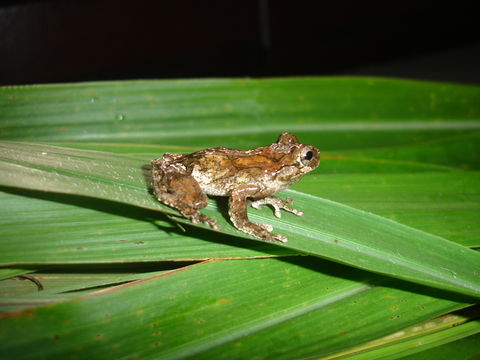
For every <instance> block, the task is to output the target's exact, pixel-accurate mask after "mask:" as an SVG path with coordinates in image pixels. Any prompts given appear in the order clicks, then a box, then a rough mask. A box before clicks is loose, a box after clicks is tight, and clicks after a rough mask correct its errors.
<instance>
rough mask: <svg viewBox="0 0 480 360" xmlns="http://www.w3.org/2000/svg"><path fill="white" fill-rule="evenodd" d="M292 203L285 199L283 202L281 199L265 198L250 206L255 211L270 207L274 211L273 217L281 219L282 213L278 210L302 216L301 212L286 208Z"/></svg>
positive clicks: (291, 200) (275, 197)
mask: <svg viewBox="0 0 480 360" xmlns="http://www.w3.org/2000/svg"><path fill="white" fill-rule="evenodd" d="M292 203H293V199H292V198H287V199H285V200H283V199H280V198H279V197H278V196H267V197H265V198H263V199H259V200H256V201H253V202H252V203H251V205H252V207H254V208H255V209H261V208H262V207H263V205H272V206H273V208H274V209H275V216H276V217H277V218H281V217H282V213H281V211H280V209H283V210H285V211H288V212H291V213H292V214H295V215H297V216H302V215H303V212H301V211H299V210H296V209H292V208H291V207H289V206H288V205H291V204H292Z"/></svg>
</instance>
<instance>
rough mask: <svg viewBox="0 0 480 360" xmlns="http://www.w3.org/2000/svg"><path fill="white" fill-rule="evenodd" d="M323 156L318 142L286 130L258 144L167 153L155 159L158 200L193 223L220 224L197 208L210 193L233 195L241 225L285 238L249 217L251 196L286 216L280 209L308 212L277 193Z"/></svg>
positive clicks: (233, 211)
mask: <svg viewBox="0 0 480 360" xmlns="http://www.w3.org/2000/svg"><path fill="white" fill-rule="evenodd" d="M319 162H320V156H319V151H318V149H317V148H316V147H314V146H311V145H303V144H301V143H300V142H299V141H298V139H297V138H296V137H295V135H292V134H289V133H283V134H281V135H280V137H279V138H278V140H277V142H276V143H273V144H272V145H270V146H265V147H259V148H257V149H253V150H235V149H228V148H224V147H218V148H210V149H205V150H201V151H198V152H195V153H192V154H172V153H165V154H164V155H163V157H162V158H159V159H155V160H153V161H152V166H153V174H152V175H153V188H154V192H155V196H156V197H157V199H158V200H159V201H161V202H162V203H164V204H167V205H169V206H171V207H173V208H175V209H178V211H180V212H181V213H182V215H183V216H185V217H186V218H188V219H190V220H191V221H192V222H193V223H194V224H196V223H198V222H199V221H201V222H203V223H206V224H208V225H210V226H211V227H212V228H213V229H215V230H218V229H219V228H220V227H219V225H218V224H217V222H216V221H215V220H214V219H211V218H209V217H208V216H206V215H204V214H201V213H200V212H198V210H199V209H202V208H204V207H205V206H207V203H208V198H207V195H213V196H228V197H229V211H228V213H229V215H230V220H231V221H232V223H233V225H234V226H235V227H236V228H237V229H239V230H241V231H243V232H245V233H247V234H250V235H252V236H254V237H257V238H260V239H263V240H267V241H275V240H278V241H281V242H286V241H287V238H286V237H285V236H283V235H278V234H272V232H271V231H272V226H271V225H268V224H257V223H254V222H250V221H249V220H248V217H247V201H248V200H252V201H253V202H252V203H251V205H252V206H253V207H254V208H256V209H259V208H261V207H262V206H263V205H265V204H268V205H271V206H273V208H274V209H275V216H277V217H281V212H280V209H283V210H286V211H288V212H291V213H293V214H295V215H303V213H302V212H301V211H298V210H295V209H292V208H290V207H289V205H290V204H292V202H293V200H292V199H286V200H282V199H280V198H278V197H276V196H272V195H273V194H274V193H276V192H278V191H280V190H284V189H287V188H288V187H290V185H292V184H293V183H295V182H297V181H298V180H300V178H301V177H302V176H303V175H305V174H306V173H308V172H310V171H312V170H313V169H315V168H316V167H317V166H318V164H319Z"/></svg>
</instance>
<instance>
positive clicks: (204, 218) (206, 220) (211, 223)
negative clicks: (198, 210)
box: [199, 214, 220, 230]
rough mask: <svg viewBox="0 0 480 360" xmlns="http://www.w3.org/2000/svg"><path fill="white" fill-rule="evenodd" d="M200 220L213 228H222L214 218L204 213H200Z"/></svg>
mask: <svg viewBox="0 0 480 360" xmlns="http://www.w3.org/2000/svg"><path fill="white" fill-rule="evenodd" d="M199 220H200V221H201V222H203V223H204V224H206V225H208V226H210V227H211V228H212V229H213V230H220V225H218V223H217V221H216V220H215V219H212V218H210V217H208V216H206V215H203V214H199Z"/></svg>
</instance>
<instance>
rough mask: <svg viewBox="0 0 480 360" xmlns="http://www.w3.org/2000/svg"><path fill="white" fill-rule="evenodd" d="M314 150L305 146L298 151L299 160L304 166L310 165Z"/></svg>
mask: <svg viewBox="0 0 480 360" xmlns="http://www.w3.org/2000/svg"><path fill="white" fill-rule="evenodd" d="M313 156H314V152H313V151H312V149H310V148H305V149H303V150H302V152H301V153H300V161H301V162H302V164H303V165H304V166H308V165H310V162H311V160H312V159H313Z"/></svg>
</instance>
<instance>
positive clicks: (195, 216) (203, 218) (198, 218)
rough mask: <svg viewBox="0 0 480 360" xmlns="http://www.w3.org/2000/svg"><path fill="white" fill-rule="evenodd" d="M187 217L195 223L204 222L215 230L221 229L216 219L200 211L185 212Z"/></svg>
mask: <svg viewBox="0 0 480 360" xmlns="http://www.w3.org/2000/svg"><path fill="white" fill-rule="evenodd" d="M183 216H185V217H186V218H187V219H189V220H190V221H191V222H192V223H193V224H198V223H199V222H202V223H204V224H206V225H208V226H210V227H211V228H212V229H213V230H220V225H218V223H217V221H216V220H215V219H212V218H210V217H208V216H207V215H203V214H201V213H199V212H198V211H194V212H192V213H189V214H183Z"/></svg>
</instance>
